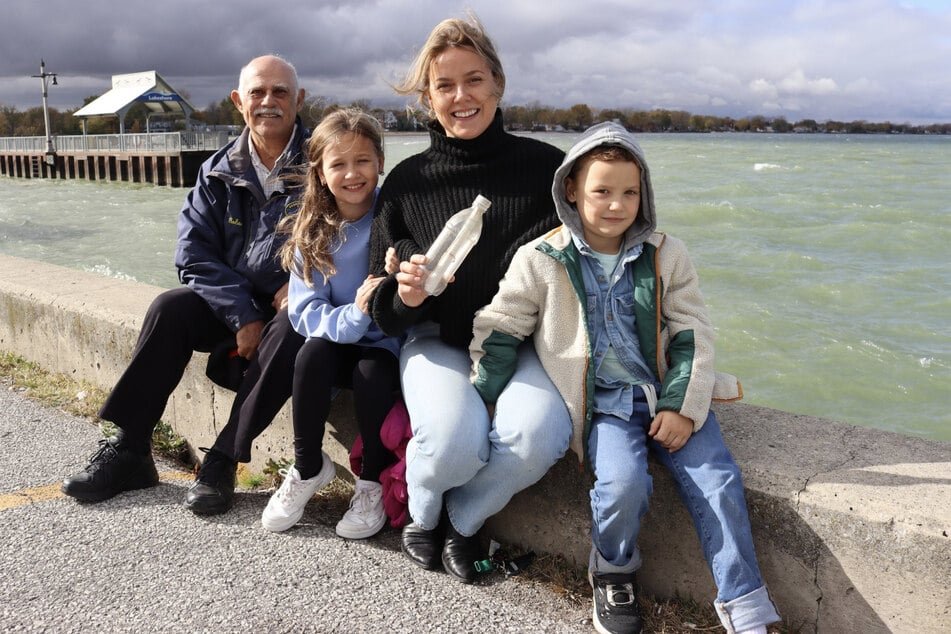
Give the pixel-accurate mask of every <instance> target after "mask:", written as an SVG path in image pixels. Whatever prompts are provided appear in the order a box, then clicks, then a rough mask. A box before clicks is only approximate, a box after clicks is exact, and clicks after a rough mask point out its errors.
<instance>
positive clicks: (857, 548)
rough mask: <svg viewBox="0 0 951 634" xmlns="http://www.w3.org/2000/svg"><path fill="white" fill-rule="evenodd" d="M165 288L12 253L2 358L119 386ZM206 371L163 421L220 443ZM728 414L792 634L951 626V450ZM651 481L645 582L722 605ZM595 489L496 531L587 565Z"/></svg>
mask: <svg viewBox="0 0 951 634" xmlns="http://www.w3.org/2000/svg"><path fill="white" fill-rule="evenodd" d="M160 291H161V289H159V288H156V287H152V286H146V285H142V284H136V283H131V282H125V281H120V280H112V279H108V278H104V277H101V276H98V275H92V274H86V273H82V272H78V271H74V270H71V269H65V268H62V267H58V266H53V265H48V264H42V263H38V262H33V261H30V260H23V259H19V258H13V257H8V256H0V350H2V351H5V352H12V353H15V354H18V355H21V356H23V357H25V358H27V359H30V360H32V361H35V362H37V363H39V364H40V365H42V366H43V367H45V368H47V369H49V370H52V371H55V372H60V373H63V374H66V375H70V376H73V377H75V378H77V379H84V380H87V381H89V382H91V383H94V384H98V385H101V386H103V387H106V388H108V387H111V386H112V384H113V383H114V382H115V381H116V379H117V378H118V377H119V375H120V373H121V372H122V370H123V369H124V367H125V364H126V363H127V361H128V358H129V355H130V353H131V350H132V347H133V346H134V345H135V341H136V338H137V336H138V331H139V326H140V324H141V320H142V317H143V316H144V314H145V310H146V308H147V307H148V305H149V303H150V302H151V301H152V299H153V298H154V297H155V295H157V294H158V293H159V292H160ZM204 361H205V355H201V354H196V356H195V359H194V361H193V362H192V364H191V365H190V366H189V368H188V370H187V372H186V374H185V377H184V378H183V380H182V383H181V384H180V386H179V388H178V390H176V392H175V394H174V395H173V397H172V400H171V401H170V403H169V406H168V408H167V410H166V412H165V416H164V420H165V421H166V422H167V423H169V424H170V425H171V426H172V427H173V428H174V429H175V431H176V432H178V433H179V434H181V435H182V436H184V437H185V438H186V439H187V440H188V441H189V443H190V444H191V445H192V447H197V446H199V445H201V446H206V445H210V444H211V442H212V441H213V440H214V437H215V436H216V434H217V430H218V429H220V427H221V426H222V425H223V424H224V421H225V420H226V419H227V415H228V411H229V408H230V404H231V400H232V395H231V394H230V393H229V392H227V391H226V390H222V389H220V388H218V387H215V386H214V385H212V384H211V383H210V382H209V381H208V380H207V379H206V378H205V376H204ZM288 407H289V406H288ZM288 407H285V409H284V410H282V412H281V414H280V415H279V416H278V418H277V420H275V422H274V424H272V425H271V427H270V428H269V429H268V430H267V431H266V432H265V433H264V434H262V435H261V437H260V438H259V439H258V441H257V442H256V444H255V449H254V458H253V462H252V468H258V469H259V468H261V466H263V464H264V462H265V461H266V460H267V458H268V457H275V458H280V457H290V456H291V455H292V453H293V444H292V443H293V441H292V434H291V424H290V419H289V417H288ZM716 409H717V414H718V416H719V418H720V422H721V426H722V427H723V430H724V434H725V436H726V438H727V442H728V444H729V445H730V448H731V450H732V451H733V453H734V455H735V456H736V459H737V461H738V462H739V464H740V466H741V468H742V469H743V474H744V481H745V485H746V491H747V500H748V504H749V508H750V514H751V517H752V521H753V533H754V536H755V540H756V547H757V553H758V556H759V559H760V566H761V568H762V571H763V576H764V578H765V581H766V583H767V585H768V586H769V589H770V592H771V594H772V596H773V598H774V600H775V601H776V603H777V605H778V607H779V609H780V612H781V613H782V614H783V617H784V618H785V620H786V621H787V623H789V624H790V625H791V626H792V627H793V628H794V629H793V631H800V632H888V631H893V632H947V631H951V590H949V580H951V538H949V533H951V444H947V443H940V442H934V441H927V440H922V439H918V438H912V437H907V436H901V435H898V434H891V433H886V432H881V431H876V430H873V429H867V428H860V427H855V426H850V425H845V424H842V423H837V422H833V421H828V420H823V419H818V418H813V417H808V416H798V415H794V414H788V413H785V412H780V411H776V410H771V409H766V408H761V407H754V406H750V405H744V404H730V405H724V406H718V407H717V408H716ZM350 411H351V407H350V399H349V397H348V396H346V395H344V396H342V397H340V398H338V399H337V402H336V403H335V405H334V408H333V411H332V412H331V416H330V425H328V438H327V442H326V443H325V448H326V449H327V450H328V453H330V454H331V456H332V457H333V459H334V461H335V462H336V463H337V465H338V473H340V474H341V475H344V476H346V475H347V474H346V471H345V468H346V467H347V465H348V464H349V463H348V460H347V451H346V449H345V447H349V443H350V442H351V441H352V439H353V436H354V434H355V431H354V425H353V424H352V420H351V415H350ZM81 458H82V457H79V456H78V457H77V463H78V462H79V461H80V460H81ZM655 466H656V465H655ZM64 475H65V474H64ZM653 475H654V496H653V502H652V508H651V511H650V513H649V514H648V516H647V518H646V520H645V523H644V526H643V530H642V531H641V539H640V545H641V548H642V550H643V553H644V567H643V569H642V571H641V573H640V575H639V579H640V581H641V584H642V585H643V587H644V588H645V589H646V590H647V591H649V592H652V593H654V594H656V595H657V596H660V597H670V596H673V595H675V594H680V595H686V596H690V597H692V598H694V599H695V600H697V601H701V602H710V601H712V600H713V598H714V596H715V588H714V586H713V582H712V579H711V577H710V574H709V572H708V571H707V569H706V565H705V563H704V561H703V557H702V554H701V551H700V547H699V544H698V541H697V538H696V536H695V534H694V531H693V526H692V525H691V522H690V517H689V515H688V514H687V512H686V510H685V509H684V508H683V505H682V503H681V502H680V500H679V498H678V497H677V495H676V493H675V489H674V487H673V484H672V481H671V480H670V478H669V477H668V476H667V474H666V472H664V471H663V469H654V471H653ZM589 486H590V479H589V477H588V476H587V475H585V474H582V473H581V472H580V470H579V468H578V464H577V461H576V460H575V459H574V457H573V456H572V457H568V458H565V459H564V460H562V461H561V462H560V463H559V464H558V465H556V466H555V468H554V469H553V470H552V471H551V472H550V473H549V474H548V475H547V476H546V477H545V478H544V479H543V480H542V481H541V482H539V483H538V484H537V485H535V486H534V487H532V488H530V489H528V490H526V491H524V492H522V493H520V494H519V495H518V496H516V498H515V499H514V500H513V501H512V503H511V504H510V505H509V506H508V508H506V509H505V510H504V511H503V512H502V513H500V514H499V515H497V516H496V517H494V518H492V519H491V520H490V521H489V523H488V525H487V527H486V531H485V532H486V534H487V535H490V536H492V537H493V538H495V539H497V540H499V541H503V542H506V543H513V544H520V545H522V546H523V547H525V548H531V549H534V550H536V551H537V552H552V553H561V554H566V555H567V556H568V557H569V558H570V559H572V560H573V561H574V562H575V563H577V564H578V565H579V566H585V565H586V564H587V559H588V552H589V549H590V542H589V537H588V527H589V524H590V511H589V501H588V489H589ZM796 628H798V629H796Z"/></svg>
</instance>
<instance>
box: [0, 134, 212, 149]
mask: <svg viewBox="0 0 951 634" xmlns="http://www.w3.org/2000/svg"><path fill="white" fill-rule="evenodd" d="M227 142H228V133H227V132H225V131H218V132H151V133H139V134H87V135H63V136H54V137H53V148H54V149H55V150H56V152H57V153H71V152H129V153H139V152H141V153H143V154H149V153H156V152H160V153H166V152H189V151H207V150H216V149H218V148H220V147H222V146H223V145H224V144H225V143H227ZM0 152H40V153H43V152H46V137H44V136H21V137H2V138H0Z"/></svg>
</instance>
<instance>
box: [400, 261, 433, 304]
mask: <svg viewBox="0 0 951 634" xmlns="http://www.w3.org/2000/svg"><path fill="white" fill-rule="evenodd" d="M424 264H426V256H425V255H422V254H419V253H417V254H415V255H412V256H410V258H409V262H400V269H399V272H398V273H397V274H396V281H397V282H399V289H398V291H397V293H398V294H399V296H400V299H401V300H403V303H404V304H406V305H407V306H409V307H410V308H416V307H417V306H419V305H420V304H422V303H423V300H425V299H426V297H427V294H426V291H425V290H423V284H424V283H425V282H426V271H425V270H424V269H423V265H424Z"/></svg>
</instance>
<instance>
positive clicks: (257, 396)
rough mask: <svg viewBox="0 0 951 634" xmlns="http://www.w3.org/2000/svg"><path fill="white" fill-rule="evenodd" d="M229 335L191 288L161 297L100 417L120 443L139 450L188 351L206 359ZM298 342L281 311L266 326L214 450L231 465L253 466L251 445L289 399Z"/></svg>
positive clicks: (180, 372)
mask: <svg viewBox="0 0 951 634" xmlns="http://www.w3.org/2000/svg"><path fill="white" fill-rule="evenodd" d="M234 338H235V335H234V333H233V332H232V331H231V329H230V328H228V327H227V326H226V325H225V323H224V322H222V321H221V320H220V319H218V317H216V316H215V314H214V312H212V310H211V308H210V307H209V306H208V304H207V303H206V302H205V300H203V299H202V298H201V297H199V295H198V294H197V293H195V292H194V291H192V290H191V289H190V288H187V287H182V288H176V289H173V290H170V291H165V292H164V293H162V294H161V295H159V296H158V297H156V298H155V300H154V301H153V302H152V305H151V306H149V310H148V312H147V313H146V315H145V321H144V323H143V324H142V331H141V332H140V333H139V340H138V342H137V343H136V346H135V350H134V352H133V353H132V361H131V362H130V363H129V366H128V367H127V368H126V370H125V372H124V373H123V374H122V377H121V378H120V379H119V381H118V382H117V383H116V385H115V387H114V388H113V390H112V393H111V394H110V395H109V397H108V398H107V399H106V402H105V404H104V405H103V406H102V409H101V410H100V412H99V416H100V417H101V418H103V419H104V420H108V421H111V422H113V423H115V424H116V425H117V426H119V427H120V428H121V429H122V431H123V435H124V438H125V440H126V442H130V443H132V444H138V445H140V446H142V445H143V444H145V443H148V439H149V438H150V437H151V435H152V430H153V429H154V428H155V425H156V424H157V423H158V421H159V419H160V418H161V416H162V412H164V411H165V406H166V404H167V403H168V399H169V397H170V396H171V394H172V392H173V391H174V390H175V387H176V386H177V385H178V383H179V381H181V379H182V375H183V374H184V372H185V367H186V366H187V365H188V362H189V360H190V359H191V357H192V353H193V352H194V351H199V352H211V351H212V350H213V349H215V348H216V347H217V346H218V345H220V344H221V343H222V342H225V341H228V340H231V341H234ZM303 343H304V338H303V337H302V336H301V335H299V334H297V333H296V332H295V331H294V329H293V328H292V327H291V323H290V320H289V319H288V317H287V310H286V309H285V310H281V311H279V312H278V313H277V314H276V315H274V317H273V318H272V319H271V320H270V321H269V322H268V323H267V325H266V326H265V328H264V332H263V334H262V338H261V345H260V346H259V347H258V350H257V354H255V355H254V358H253V359H252V360H251V363H250V365H249V367H248V370H247V372H246V373H245V377H244V380H243V381H242V383H241V387H240V389H239V390H238V393H237V395H236V396H235V399H234V404H233V405H232V407H231V415H230V416H229V418H228V423H227V425H225V427H224V429H222V430H221V432H220V433H219V434H218V438H217V439H216V440H215V444H214V446H213V449H215V450H216V451H219V452H221V453H223V454H225V455H226V456H229V457H230V458H231V459H233V460H234V461H236V462H248V461H249V460H250V459H251V443H252V442H253V440H254V439H255V438H256V437H257V436H258V435H259V434H260V433H261V432H262V431H264V429H265V428H266V427H267V426H268V425H269V424H270V423H271V420H273V419H274V417H275V416H276V415H277V413H278V411H280V409H281V407H283V405H284V403H285V402H286V401H287V399H288V398H289V397H290V395H291V388H292V385H293V379H294V359H295V358H296V356H297V351H298V350H299V349H300V347H301V345H303Z"/></svg>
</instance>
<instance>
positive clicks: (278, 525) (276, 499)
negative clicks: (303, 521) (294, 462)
mask: <svg viewBox="0 0 951 634" xmlns="http://www.w3.org/2000/svg"><path fill="white" fill-rule="evenodd" d="M320 453H321V455H322V456H323V459H324V463H323V466H322V467H321V469H320V473H318V474H317V475H315V476H314V477H313V478H310V479H308V480H301V477H300V473H299V472H298V471H297V467H295V466H291V467H288V468H287V469H281V470H280V471H279V473H280V474H281V475H282V476H284V481H283V482H282V483H281V486H280V488H279V489H278V490H277V491H275V492H274V495H272V496H271V499H270V500H268V503H267V506H266V507H264V512H263V513H261V525H262V526H264V528H266V529H267V530H269V531H271V532H274V533H280V532H281V531H286V530H287V529H289V528H290V527H291V526H293V525H294V524H296V523H297V522H299V521H300V518H301V517H302V516H303V515H304V507H305V506H307V502H309V501H310V498H312V497H314V493H316V492H317V491H319V490H320V489H322V488H324V487H325V486H327V485H328V484H330V481H331V480H333V479H334V476H335V475H336V469H334V463H333V461H332V460H331V459H330V456H328V455H327V454H326V453H325V452H323V451H322V452H320Z"/></svg>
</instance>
